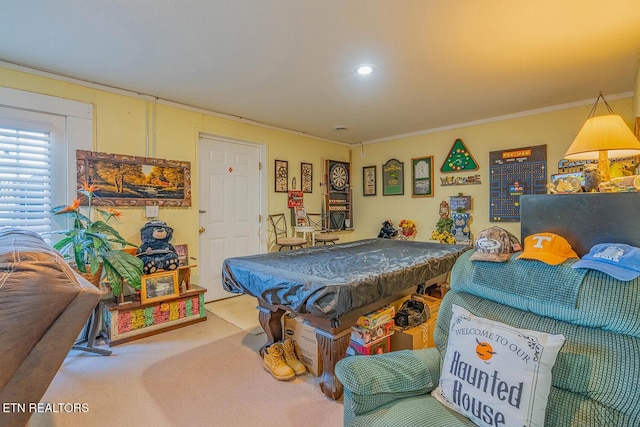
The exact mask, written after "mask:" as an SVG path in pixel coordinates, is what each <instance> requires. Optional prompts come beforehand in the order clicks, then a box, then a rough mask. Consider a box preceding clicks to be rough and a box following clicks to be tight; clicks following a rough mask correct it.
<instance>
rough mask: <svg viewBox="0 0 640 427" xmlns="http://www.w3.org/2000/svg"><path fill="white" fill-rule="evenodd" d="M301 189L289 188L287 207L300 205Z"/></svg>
mask: <svg viewBox="0 0 640 427" xmlns="http://www.w3.org/2000/svg"><path fill="white" fill-rule="evenodd" d="M303 196H304V195H303V193H302V190H289V191H288V193H287V199H288V200H287V207H288V208H298V207H301V206H302V200H303Z"/></svg>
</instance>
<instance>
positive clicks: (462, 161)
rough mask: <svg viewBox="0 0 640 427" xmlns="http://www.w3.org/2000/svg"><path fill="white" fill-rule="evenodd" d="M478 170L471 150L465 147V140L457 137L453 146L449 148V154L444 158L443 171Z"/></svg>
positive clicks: (441, 169)
mask: <svg viewBox="0 0 640 427" xmlns="http://www.w3.org/2000/svg"><path fill="white" fill-rule="evenodd" d="M474 170H478V164H477V163H476V161H475V159H474V158H473V156H472V155H471V152H469V150H468V149H467V147H465V145H464V142H462V140H461V139H460V138H458V139H456V142H454V143H453V146H452V147H451V149H450V150H449V155H448V156H447V158H446V159H445V160H444V163H443V164H442V167H441V168H440V171H441V172H464V171H474Z"/></svg>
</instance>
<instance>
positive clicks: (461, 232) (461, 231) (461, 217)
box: [451, 212, 471, 243]
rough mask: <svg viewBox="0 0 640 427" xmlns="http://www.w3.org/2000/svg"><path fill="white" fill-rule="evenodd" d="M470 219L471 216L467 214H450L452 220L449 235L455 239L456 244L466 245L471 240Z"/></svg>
mask: <svg viewBox="0 0 640 427" xmlns="http://www.w3.org/2000/svg"><path fill="white" fill-rule="evenodd" d="M470 217H471V215H470V214H469V213H467V212H451V219H453V227H452V229H451V234H453V236H454V237H455V239H456V243H467V242H469V241H470V240H471V231H470V230H469V218H470Z"/></svg>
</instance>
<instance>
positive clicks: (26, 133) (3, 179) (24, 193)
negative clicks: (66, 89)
mask: <svg viewBox="0 0 640 427" xmlns="http://www.w3.org/2000/svg"><path fill="white" fill-rule="evenodd" d="M50 210H51V137H50V134H49V132H43V131H40V130H33V129H26V128H16V127H10V126H3V125H0V228H2V227H19V228H29V229H30V230H32V231H35V232H47V231H51V227H52V226H51V213H50Z"/></svg>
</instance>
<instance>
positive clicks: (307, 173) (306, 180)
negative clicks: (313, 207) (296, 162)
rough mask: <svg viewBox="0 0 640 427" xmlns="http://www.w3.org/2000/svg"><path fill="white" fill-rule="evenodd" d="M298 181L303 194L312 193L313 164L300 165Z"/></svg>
mask: <svg viewBox="0 0 640 427" xmlns="http://www.w3.org/2000/svg"><path fill="white" fill-rule="evenodd" d="M300 181H302V182H301V183H300V188H301V189H302V192H303V193H313V164H311V163H300Z"/></svg>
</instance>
